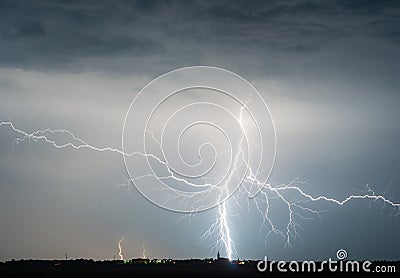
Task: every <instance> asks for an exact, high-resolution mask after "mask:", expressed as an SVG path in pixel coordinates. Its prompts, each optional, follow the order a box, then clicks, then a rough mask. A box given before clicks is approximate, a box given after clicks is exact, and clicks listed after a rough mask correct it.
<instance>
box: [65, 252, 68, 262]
mask: <svg viewBox="0 0 400 278" xmlns="http://www.w3.org/2000/svg"><path fill="white" fill-rule="evenodd" d="M65 260H66V261H67V260H68V252H66V253H65Z"/></svg>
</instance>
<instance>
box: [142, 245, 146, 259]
mask: <svg viewBox="0 0 400 278" xmlns="http://www.w3.org/2000/svg"><path fill="white" fill-rule="evenodd" d="M142 258H143V259H146V249H144V242H143V245H142Z"/></svg>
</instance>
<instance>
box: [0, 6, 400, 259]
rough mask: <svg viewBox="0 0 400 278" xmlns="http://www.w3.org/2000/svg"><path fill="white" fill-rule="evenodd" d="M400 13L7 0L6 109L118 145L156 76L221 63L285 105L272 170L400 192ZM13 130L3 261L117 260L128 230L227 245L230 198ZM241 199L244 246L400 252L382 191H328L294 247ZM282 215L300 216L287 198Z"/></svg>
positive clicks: (173, 246) (0, 62)
mask: <svg viewBox="0 0 400 278" xmlns="http://www.w3.org/2000/svg"><path fill="white" fill-rule="evenodd" d="M399 18H400V7H399V5H398V4H393V3H392V2H385V1H376V2H373V1H334V2H330V3H329V4H327V3H320V2H319V1H315V2H314V1H276V2H274V1H273V2H270V3H269V4H265V3H264V1H238V2H236V3H230V2H228V1H226V2H223V1H194V2H193V3H191V4H189V3H183V1H182V2H176V1H166V2H160V1H158V2H153V1H132V2H131V1H116V2H115V1H112V2H111V1H109V2H108V1H105V2H102V4H98V3H95V2H91V1H84V2H81V1H76V2H75V1H72V2H63V1H44V0H43V1H36V2H35V3H33V2H32V3H30V2H27V1H2V2H1V3H0V120H1V121H8V120H10V121H12V122H13V123H14V124H15V126H16V127H18V128H20V129H22V130H25V131H29V132H33V131H35V130H38V129H44V128H54V129H56V128H64V129H68V130H70V131H73V132H74V134H76V135H78V136H79V137H80V138H82V139H84V140H85V141H87V142H90V144H93V145H95V146H112V147H115V148H120V146H121V132H122V125H123V120H124V117H125V113H126V111H127V109H128V107H129V104H130V102H131V101H132V99H133V98H134V97H135V95H136V93H137V92H138V91H139V90H140V89H141V88H142V87H143V86H145V85H146V84H147V83H148V82H149V81H151V80H152V79H154V78H155V77H157V76H159V75H160V74H163V73H165V72H167V71H169V70H173V69H176V68H180V67H184V66H191V65H200V64H201V65H212V66H218V67H222V68H227V69H229V70H231V71H233V72H236V73H238V74H240V75H242V76H244V77H245V78H246V79H247V80H249V81H250V82H251V83H252V84H253V85H255V86H256V87H257V89H258V90H259V91H260V93H261V94H262V96H263V97H264V99H265V101H266V102H267V104H268V107H269V108H270V110H271V113H272V115H273V118H274V121H275V125H276V132H277V144H278V145H277V148H278V149H277V158H276V159H277V160H276V165H275V168H274V171H273V172H272V175H271V177H270V180H269V183H271V184H275V185H278V184H283V183H288V182H290V181H292V180H293V179H295V178H296V177H298V178H299V179H300V180H302V181H307V184H306V185H304V186H305V190H306V191H307V192H309V193H310V194H316V195H317V194H324V195H327V196H330V197H335V198H338V199H340V200H341V199H344V198H346V197H347V196H348V195H349V194H360V192H365V191H366V190H367V188H366V186H365V185H367V184H368V185H369V187H370V188H372V189H374V190H375V192H376V193H378V194H385V196H387V197H388V198H389V197H390V199H391V200H394V201H397V202H399V200H400V192H399V178H400V177H399V173H400V167H399V166H400V158H399V157H400V156H399V155H400V151H399V146H398V142H399V139H400V126H399V124H398V119H399V118H400V110H399V108H398V107H399V104H400V95H399V88H400V81H399V78H398V72H399V64H400V47H399V43H400V30H399V29H400V27H399V26H400V19H399ZM15 135H16V134H15V133H14V132H13V131H12V129H11V128H9V127H5V126H2V127H1V128H0V211H1V212H2V213H1V216H0V246H1V248H0V260H8V259H12V258H62V257H64V256H65V253H66V252H68V254H69V256H70V257H76V256H77V257H89V258H95V259H107V258H108V259H111V258H113V256H114V255H115V256H116V257H118V254H119V248H118V242H119V241H120V240H121V238H124V240H123V242H122V243H121V248H122V253H123V254H124V257H125V258H129V257H140V256H142V254H143V252H144V250H145V253H146V256H147V257H150V258H151V257H174V258H195V257H211V256H212V257H215V255H216V250H212V248H210V246H209V245H210V244H213V242H212V240H207V239H204V240H201V237H202V235H203V234H204V232H205V231H206V230H207V229H208V228H209V227H210V225H211V224H212V223H213V222H214V221H215V216H216V213H217V211H216V210H210V211H206V212H203V213H199V214H197V215H194V216H193V215H192V216H184V215H182V214H176V213H172V212H168V211H166V210H162V209H160V208H159V207H156V206H154V205H152V204H151V203H149V202H148V201H147V200H146V199H145V198H143V197H142V196H141V195H140V194H139V193H138V192H137V191H136V190H135V189H134V188H133V187H132V186H128V185H127V181H126V178H127V175H126V170H125V168H124V164H123V161H122V159H121V156H118V155H115V154H114V153H99V152H93V151H90V150H72V149H67V148H66V149H55V148H53V147H51V146H50V145H48V144H45V143H43V142H31V143H30V142H29V141H25V142H23V143H22V144H19V145H18V146H15V145H14V144H13V142H14V140H15ZM57 140H60V142H63V140H64V141H66V140H67V139H66V137H65V136H60V137H58V138H57ZM228 209H229V213H230V218H229V221H230V226H231V237H232V240H233V241H234V242H235V247H236V251H237V255H238V256H239V257H240V258H262V257H264V256H265V255H268V257H269V258H271V259H327V258H329V257H332V258H333V257H334V256H335V253H336V250H338V249H339V248H344V249H346V250H347V252H348V254H349V258H350V259H397V260H398V259H400V253H399V251H398V250H397V248H398V246H399V237H398V234H399V231H400V217H398V216H393V210H392V209H391V208H390V207H389V206H387V205H386V206H384V205H383V204H382V203H381V202H378V201H377V202H369V201H368V200H355V201H353V202H349V203H347V204H345V205H344V206H342V207H340V206H335V205H333V204H324V205H323V206H321V207H320V209H321V210H325V212H324V213H322V214H321V219H319V218H318V217H314V218H313V220H304V221H301V222H299V223H300V224H301V225H302V229H300V230H299V231H300V235H301V238H297V239H295V240H292V241H291V244H292V246H291V247H290V248H286V247H285V239H283V238H281V237H279V236H276V235H271V236H270V237H268V238H267V239H265V235H266V234H267V233H268V229H265V228H262V227H261V224H262V218H261V216H260V214H258V213H257V212H256V211H255V208H254V207H252V206H251V205H250V206H248V205H247V201H246V200H245V201H244V202H243V204H242V206H241V208H238V207H237V206H233V204H232V205H231V206H230V205H229V203H228ZM271 217H273V218H274V219H275V221H277V223H280V220H282V222H284V220H285V217H287V215H286V213H285V212H284V209H283V208H282V210H280V209H279V207H276V209H275V210H274V215H271ZM260 227H261V229H260ZM220 251H221V254H222V255H223V256H224V255H225V254H224V250H220Z"/></svg>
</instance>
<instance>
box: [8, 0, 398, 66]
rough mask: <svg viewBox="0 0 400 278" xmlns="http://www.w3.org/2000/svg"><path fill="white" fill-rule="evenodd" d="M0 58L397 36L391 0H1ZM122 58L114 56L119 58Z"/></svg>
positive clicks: (263, 47) (313, 44)
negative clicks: (367, 0) (386, 0)
mask: <svg viewBox="0 0 400 278" xmlns="http://www.w3.org/2000/svg"><path fill="white" fill-rule="evenodd" d="M0 5H1V7H0V15H1V19H0V26H1V27H0V40H1V41H0V63H1V65H3V66H11V67H21V68H41V69H43V68H47V69H49V67H50V68H56V69H63V68H64V69H71V68H72V69H74V68H75V69H76V68H77V69H79V68H88V67H89V68H92V69H93V68H95V67H99V66H100V67H105V68H107V64H108V61H109V59H110V58H111V59H116V58H120V59H121V61H120V63H121V64H122V65H123V64H124V62H126V61H127V60H129V61H130V62H135V61H136V62H143V63H144V58H145V59H147V60H146V63H152V62H156V61H158V62H159V63H161V64H162V63H171V61H172V60H176V63H178V64H179V63H180V61H181V60H185V59H189V60H191V61H192V62H194V63H196V62H197V63H199V62H201V61H203V60H204V59H203V58H204V56H218V53H219V52H220V51H221V50H222V51H227V52H232V53H235V52H237V51H241V52H243V53H242V54H243V55H247V54H246V52H254V51H257V52H258V55H260V56H263V55H266V54H267V53H269V52H278V53H279V52H288V51H289V52H293V53H295V54H303V53H307V52H311V53H312V52H316V51H318V50H321V49H324V48H325V47H328V46H329V45H330V43H332V42H336V43H337V41H340V40H342V39H346V38H348V37H366V38H372V37H382V38H383V39H384V40H387V41H389V42H391V43H395V44H397V43H398V42H399V36H400V34H399V27H398V26H400V19H399V16H400V15H399V11H398V9H397V8H398V4H397V3H394V2H387V3H382V2H381V1H379V3H378V2H374V1H372V2H365V1H361V2H359V1H336V2H332V1H330V2H321V1H273V2H268V3H267V2H266V1H194V2H190V3H189V1H164V2H162V1H102V2H101V3H100V4H99V3H98V2H96V1H86V2H82V1H44V0H42V1H35V2H33V1H3V2H2V3H1V4H0ZM116 63H119V62H116Z"/></svg>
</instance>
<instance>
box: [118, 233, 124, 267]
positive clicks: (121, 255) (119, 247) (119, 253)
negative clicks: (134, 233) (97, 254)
mask: <svg viewBox="0 0 400 278" xmlns="http://www.w3.org/2000/svg"><path fill="white" fill-rule="evenodd" d="M124 239H125V237H124V236H123V237H122V238H121V239H120V240H119V241H118V250H119V252H118V255H119V258H120V260H122V261H124V255H123V254H122V247H121V243H122V242H123V241H124Z"/></svg>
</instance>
